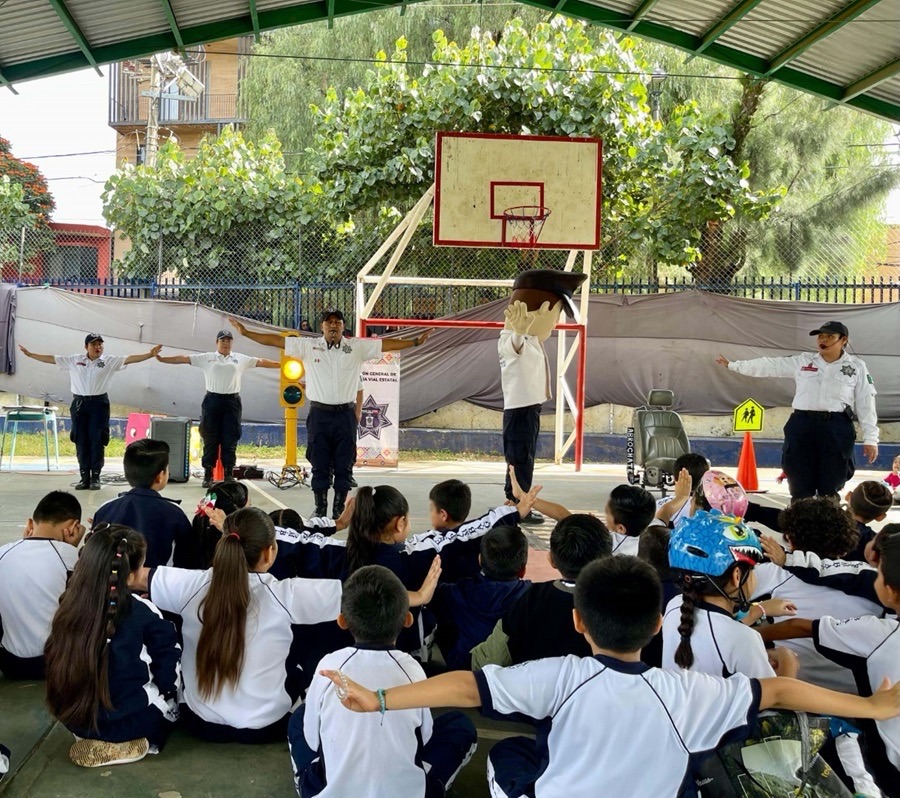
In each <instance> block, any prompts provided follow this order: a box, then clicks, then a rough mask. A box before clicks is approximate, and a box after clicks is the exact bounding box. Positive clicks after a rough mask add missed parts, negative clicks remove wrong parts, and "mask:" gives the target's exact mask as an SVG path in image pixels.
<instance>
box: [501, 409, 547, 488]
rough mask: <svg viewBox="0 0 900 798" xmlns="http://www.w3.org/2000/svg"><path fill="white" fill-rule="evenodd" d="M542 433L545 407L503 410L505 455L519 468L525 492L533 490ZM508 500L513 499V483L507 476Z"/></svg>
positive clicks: (518, 473)
mask: <svg viewBox="0 0 900 798" xmlns="http://www.w3.org/2000/svg"><path fill="white" fill-rule="evenodd" d="M540 431H541V406H540V405H529V406H528V407H516V408H513V409H512V410H504V411H503V456H504V457H505V458H506V464H507V465H511V466H515V470H516V480H517V481H518V483H519V485H520V486H521V488H522V490H524V491H529V490H531V480H532V479H533V478H534V458H535V455H536V453H537V442H538V433H539V432H540ZM505 489H506V498H507V499H512V498H513V495H512V483H511V481H510V479H509V473H507V474H506V487H505Z"/></svg>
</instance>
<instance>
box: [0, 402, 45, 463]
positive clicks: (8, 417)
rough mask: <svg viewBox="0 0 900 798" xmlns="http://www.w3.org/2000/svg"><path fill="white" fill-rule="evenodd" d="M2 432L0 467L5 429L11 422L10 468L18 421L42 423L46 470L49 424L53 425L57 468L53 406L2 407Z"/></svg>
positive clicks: (14, 451) (13, 456) (17, 432)
mask: <svg viewBox="0 0 900 798" xmlns="http://www.w3.org/2000/svg"><path fill="white" fill-rule="evenodd" d="M3 410H4V416H3V433H2V435H0V468H2V467H3V454H4V452H5V449H6V431H7V429H8V428H9V425H10V424H12V444H11V445H10V449H9V469H10V470H12V467H13V459H14V458H15V456H16V437H17V436H18V434H19V422H21V421H41V422H43V424H44V451H45V452H46V454H47V470H48V471H49V470H50V426H51V425H52V426H53V449H54V454H55V457H56V468H57V469H59V429H58V426H57V418H56V410H57V408H55V407H39V406H38V407H35V406H28V405H17V406H14V407H4V408H3Z"/></svg>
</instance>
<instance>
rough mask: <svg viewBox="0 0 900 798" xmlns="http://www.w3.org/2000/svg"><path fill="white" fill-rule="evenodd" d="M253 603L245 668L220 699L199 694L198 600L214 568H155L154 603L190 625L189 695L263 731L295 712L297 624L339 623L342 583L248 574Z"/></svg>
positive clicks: (221, 718) (185, 630) (226, 718)
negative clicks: (291, 670) (290, 663)
mask: <svg viewBox="0 0 900 798" xmlns="http://www.w3.org/2000/svg"><path fill="white" fill-rule="evenodd" d="M247 579H248V581H249V584H250V607H249V608H248V611H247V628H246V637H245V647H244V667H243V670H242V671H241V676H240V678H239V679H238V682H237V684H236V685H234V686H226V687H224V688H223V689H222V692H221V693H219V695H218V696H215V697H212V698H201V697H200V692H199V689H198V687H197V643H198V642H199V640H200V632H201V630H202V628H203V624H202V623H201V622H200V618H199V613H200V603H201V602H202V601H203V599H204V598H205V597H206V594H207V592H208V591H209V584H210V581H211V580H212V570H211V569H210V570H208V571H188V570H185V569H182V568H170V567H168V566H160V567H159V568H155V569H154V570H153V571H151V572H150V584H149V590H150V600H151V601H152V602H153V603H154V604H155V605H156V606H157V607H159V609H161V610H164V611H168V612H176V613H178V614H179V615H180V616H181V617H182V619H183V622H184V625H183V626H182V635H183V637H184V653H183V654H182V658H181V669H182V676H183V678H184V699H185V703H186V704H187V705H188V707H190V709H191V711H192V712H194V713H195V714H196V715H197V716H199V717H201V718H203V720H206V721H209V722H211V723H219V724H224V725H227V726H232V727H234V728H238V729H261V728H263V727H265V726H268V725H270V724H272V723H275V722H276V721H278V720H280V719H281V718H283V717H284V716H285V715H287V714H288V712H290V711H291V709H292V706H291V705H292V701H291V696H290V695H289V694H288V692H287V689H286V688H285V681H286V679H287V678H288V674H287V672H286V670H285V668H286V663H287V659H288V653H289V652H290V648H291V643H292V642H293V635H292V633H291V626H292V625H293V624H316V623H325V622H326V621H334V620H336V619H337V616H338V614H339V613H340V611H341V583H340V582H339V581H338V580H336V579H284V580H282V581H280V582H279V581H278V580H277V579H275V577H274V576H271V575H270V574H257V573H251V574H248V576H247Z"/></svg>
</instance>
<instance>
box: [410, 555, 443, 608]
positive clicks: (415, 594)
mask: <svg viewBox="0 0 900 798" xmlns="http://www.w3.org/2000/svg"><path fill="white" fill-rule="evenodd" d="M440 578H441V558H440V557H435V558H434V560H432V562H431V567H430V568H429V569H428V573H427V574H426V575H425V581H424V582H422V587H420V588H419V589H418V590H410V591H409V606H410V607H421V606H423V605H425V604H427V603H428V602H429V601H431V599H432V597H433V596H434V591H435V590H436V589H437V586H438V581H439V580H440Z"/></svg>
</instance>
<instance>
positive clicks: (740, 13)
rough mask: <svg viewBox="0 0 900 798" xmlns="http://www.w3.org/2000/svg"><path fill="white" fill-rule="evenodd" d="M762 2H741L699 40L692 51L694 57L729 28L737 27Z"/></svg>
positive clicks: (757, 0) (743, 0)
mask: <svg viewBox="0 0 900 798" xmlns="http://www.w3.org/2000/svg"><path fill="white" fill-rule="evenodd" d="M761 2H762V0H741V2H739V3H738V4H737V5H736V6H733V7H732V9H731V10H730V11H729V12H728V13H727V14H726V15H725V16H724V17H722V19H720V20H719V21H718V22H717V23H716V24H715V25H713V26H712V27H711V28H710V29H709V30H708V31H706V33H704V34H703V36H702V38H701V39H700V44H699V45H698V46H697V49H696V50H694V53H693V54H694V55H700V53H702V52H703V51H704V50H705V49H706V48H707V47H709V46H710V45H711V44H712V43H713V42H714V41H716V39H718V38H719V37H720V36H722V35H724V34H725V33H727V32H728V31H729V30H730V29H731V28H733V27H734V26H735V25H737V23H738V22H740V21H741V20H742V19H743V18H744V17H746V16H747V14H749V13H750V12H751V11H752V10H753V9H754V8H756V7H757V6H758V5H759V4H760V3H761Z"/></svg>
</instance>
